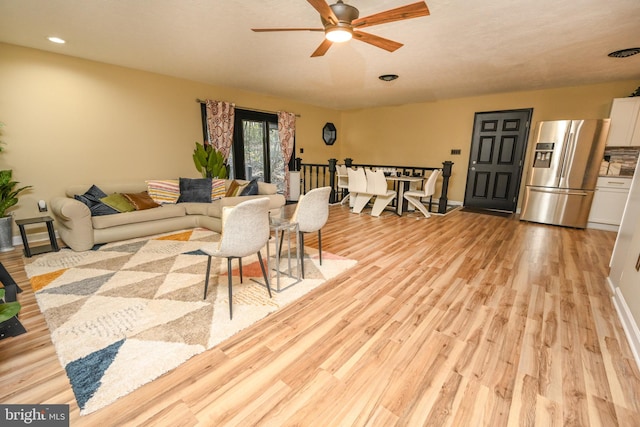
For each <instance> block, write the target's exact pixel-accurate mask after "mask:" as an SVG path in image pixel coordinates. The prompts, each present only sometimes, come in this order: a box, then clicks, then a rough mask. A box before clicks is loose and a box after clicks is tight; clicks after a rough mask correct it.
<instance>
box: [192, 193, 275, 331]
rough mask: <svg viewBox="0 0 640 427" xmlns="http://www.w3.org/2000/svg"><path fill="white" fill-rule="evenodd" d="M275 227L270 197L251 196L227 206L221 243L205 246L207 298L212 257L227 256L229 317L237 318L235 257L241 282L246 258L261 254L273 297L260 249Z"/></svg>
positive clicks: (265, 279) (259, 261) (223, 216)
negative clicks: (243, 261) (272, 222)
mask: <svg viewBox="0 0 640 427" xmlns="http://www.w3.org/2000/svg"><path fill="white" fill-rule="evenodd" d="M270 235H271V231H270V229H269V199H267V198H266V197H261V198H259V199H252V200H247V201H246V202H242V203H239V204H238V205H236V206H235V207H225V208H224V211H223V214H222V236H221V237H220V242H219V243H212V244H209V245H206V246H203V247H202V248H201V249H200V250H201V251H202V252H204V253H205V254H207V256H208V259H207V272H206V276H205V282H204V299H206V298H207V289H208V287H209V275H210V272H211V257H217V258H226V259H227V281H228V288H229V318H230V319H232V318H233V278H232V276H233V275H232V274H231V273H232V267H231V260H232V259H233V258H237V259H238V262H239V266H240V283H242V258H243V257H246V256H249V255H253V254H256V253H257V254H258V263H259V264H260V268H261V269H262V276H263V277H264V281H265V283H266V286H267V291H268V292H269V297H271V287H270V286H269V277H268V276H267V271H266V270H265V267H264V263H263V262H262V255H261V253H260V250H261V249H262V248H263V247H265V245H266V244H267V241H268V240H269V236H270Z"/></svg>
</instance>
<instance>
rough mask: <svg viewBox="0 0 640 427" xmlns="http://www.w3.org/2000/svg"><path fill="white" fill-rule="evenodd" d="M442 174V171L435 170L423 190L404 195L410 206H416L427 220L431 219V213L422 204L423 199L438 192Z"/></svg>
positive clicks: (408, 192)
mask: <svg viewBox="0 0 640 427" xmlns="http://www.w3.org/2000/svg"><path fill="white" fill-rule="evenodd" d="M441 174H442V171H441V170H440V169H434V170H433V172H431V175H429V177H428V178H427V179H426V180H425V183H424V187H423V189H422V190H411V191H405V193H404V198H405V199H407V201H408V202H409V203H410V204H412V205H413V206H415V208H416V209H418V210H419V211H420V212H422V214H423V215H424V216H425V218H429V217H430V216H431V213H430V212H429V211H428V210H427V208H426V207H425V205H424V204H423V203H422V199H423V198H426V197H431V196H433V194H434V193H435V191H436V181H437V180H438V177H439V176H440V175H441Z"/></svg>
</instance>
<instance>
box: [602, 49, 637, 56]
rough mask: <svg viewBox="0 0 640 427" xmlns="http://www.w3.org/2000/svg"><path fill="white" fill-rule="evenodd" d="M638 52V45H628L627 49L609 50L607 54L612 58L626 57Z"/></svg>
mask: <svg viewBox="0 0 640 427" xmlns="http://www.w3.org/2000/svg"><path fill="white" fill-rule="evenodd" d="M637 53H640V47H630V48H629V49H622V50H616V51H615V52H611V53H610V54H609V55H608V56H610V57H612V58H626V57H627V56H633V55H635V54H637Z"/></svg>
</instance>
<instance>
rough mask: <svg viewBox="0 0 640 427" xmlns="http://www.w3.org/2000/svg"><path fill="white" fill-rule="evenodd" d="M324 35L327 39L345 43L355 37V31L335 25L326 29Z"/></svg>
mask: <svg viewBox="0 0 640 427" xmlns="http://www.w3.org/2000/svg"><path fill="white" fill-rule="evenodd" d="M324 36H325V37H326V39H327V40H329V41H332V42H334V43H343V42H346V41H349V40H351V37H353V33H352V32H351V30H350V29H348V28H343V27H334V28H327V29H326V30H325V33H324Z"/></svg>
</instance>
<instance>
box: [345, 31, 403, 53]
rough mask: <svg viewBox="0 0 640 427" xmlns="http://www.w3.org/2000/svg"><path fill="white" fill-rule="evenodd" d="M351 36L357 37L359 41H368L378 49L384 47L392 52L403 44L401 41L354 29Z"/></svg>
mask: <svg viewBox="0 0 640 427" xmlns="http://www.w3.org/2000/svg"><path fill="white" fill-rule="evenodd" d="M353 38H354V39H358V40H360V41H361V42H365V43H369V44H370V45H373V46H375V47H379V48H380V49H384V50H386V51H388V52H393V51H395V50H397V49H400V48H401V47H402V46H404V45H403V44H402V43H398V42H394V41H393V40H389V39H385V38H384V37H380V36H375V35H373V34H369V33H363V32H362V31H354V32H353Z"/></svg>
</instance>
